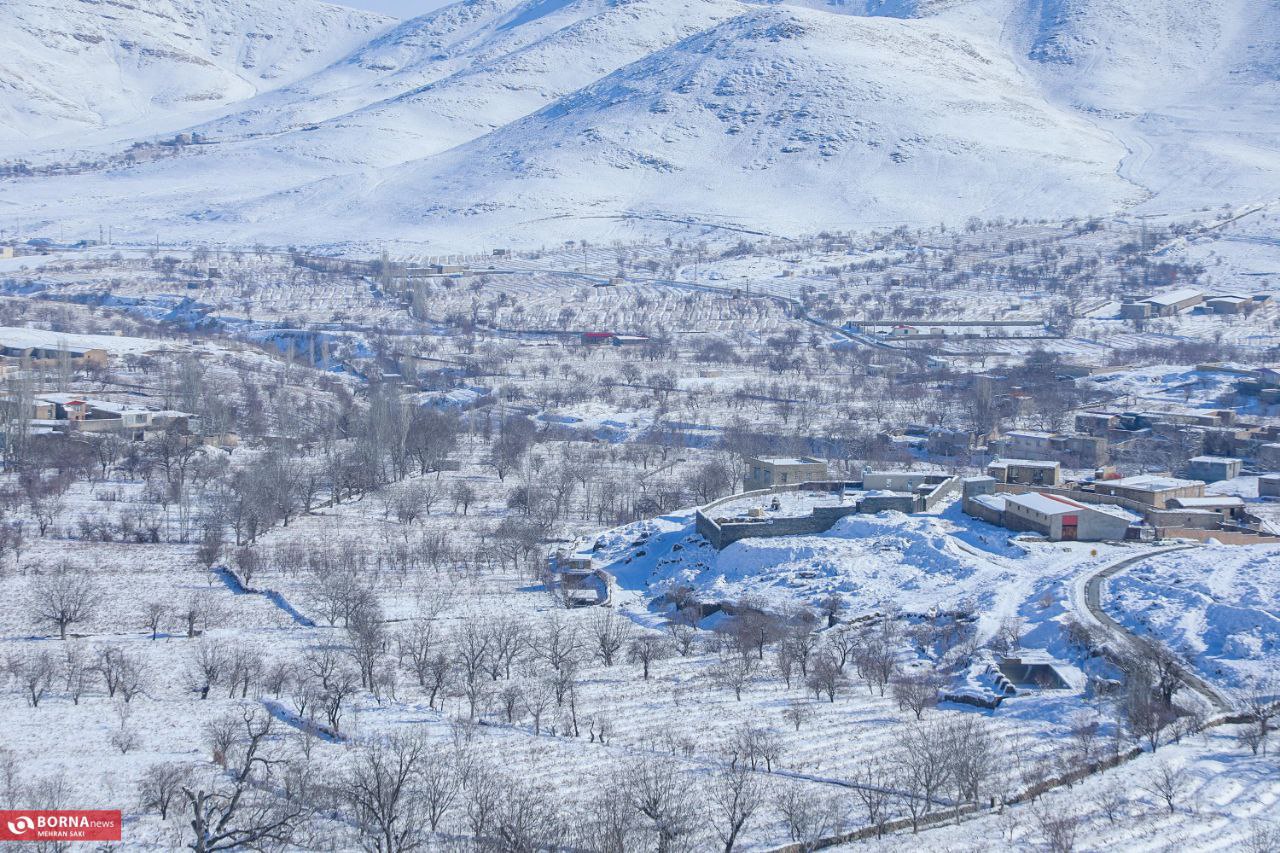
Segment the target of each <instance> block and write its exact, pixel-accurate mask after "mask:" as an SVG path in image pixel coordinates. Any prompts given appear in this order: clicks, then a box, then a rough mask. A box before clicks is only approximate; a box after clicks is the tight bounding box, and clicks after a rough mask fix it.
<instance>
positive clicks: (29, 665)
mask: <svg viewBox="0 0 1280 853" xmlns="http://www.w3.org/2000/svg"><path fill="white" fill-rule="evenodd" d="M9 671H10V672H12V673H13V674H14V676H15V677H17V679H18V682H19V683H20V684H21V685H22V689H23V692H24V693H25V694H26V698H27V702H29V703H30V704H31V707H32V708H39V707H40V702H41V701H42V700H43V699H44V697H45V694H46V693H48V692H49V690H50V689H51V688H52V687H53V680H54V678H55V677H56V676H57V674H58V662H57V660H55V659H54V657H53V655H52V654H51V653H50V652H49V650H48V649H39V650H31V651H28V652H27V653H26V654H24V655H13V656H12V657H10V659H9Z"/></svg>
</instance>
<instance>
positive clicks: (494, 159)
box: [0, 0, 1280, 248]
mask: <svg viewBox="0 0 1280 853" xmlns="http://www.w3.org/2000/svg"><path fill="white" fill-rule="evenodd" d="M1278 22H1280V11H1278V10H1277V7H1276V6H1275V4H1274V3H1267V4H1258V3H1256V2H1254V0H1207V2H1204V3H1191V2H1190V0H760V2H744V0H463V2H460V3H456V4H454V5H452V6H448V7H445V8H443V9H440V10H438V11H436V12H433V13H430V14H427V15H424V16H422V17H419V18H415V19H412V20H408V21H403V22H399V23H396V22H392V21H388V20H385V19H382V18H378V17H377V16H372V15H368V14H365V13H360V12H354V11H349V10H345V9H341V8H339V7H334V6H327V5H324V4H320V3H315V2H311V0H301V2H286V0H148V2H146V3H145V4H144V3H142V2H141V0H128V2H120V0H113V2H110V3H107V2H87V1H86V0H11V2H10V3H8V4H7V5H5V6H2V7H0V27H4V29H3V30H0V45H4V46H5V47H7V48H11V49H10V50H7V51H4V52H0V142H4V143H5V144H7V145H9V146H10V147H11V148H12V149H13V151H14V152H15V153H20V154H23V155H25V156H27V157H28V159H30V160H31V161H32V162H33V163H36V164H40V163H55V162H66V161H69V160H75V159H79V158H81V157H83V156H84V155H85V154H86V153H88V154H93V155H94V156H95V157H103V156H106V155H110V154H113V153H117V152H118V151H120V150H123V147H124V146H125V145H126V144H127V143H128V142H129V141H131V140H133V139H147V138H152V137H154V136H155V135H158V134H159V133H161V132H172V131H174V130H177V129H194V130H197V131H199V132H200V133H201V134H202V135H203V138H205V139H207V140H208V141H209V144H206V145H201V146H196V147H194V148H192V149H188V150H187V151H186V152H185V153H184V154H183V155H182V156H179V157H175V158H170V159H165V160H161V161H157V162H148V163H142V164H139V165H132V166H130V167H128V168H123V167H119V166H112V167H111V168H107V169H103V170H99V171H96V172H90V173H85V174H76V175H59V176H56V177H54V176H40V177H34V178H21V179H15V180H10V181H5V182H0V217H3V216H5V215H6V214H7V213H9V212H12V213H13V214H14V215H17V216H20V217H22V218H23V219H24V220H25V221H26V222H27V223H31V222H43V223H49V224H56V225H58V226H61V227H62V228H63V229H64V230H65V229H67V228H70V229H71V230H72V231H74V230H75V229H77V228H83V229H89V230H93V231H96V226H97V224H99V223H102V222H104V221H105V222H107V223H109V224H113V225H115V226H116V230H117V233H130V234H134V233H136V234H137V235H139V236H141V235H145V238H146V239H154V237H155V236H156V235H157V234H161V235H172V237H173V238H174V239H207V240H215V239H253V240H258V239H262V240H267V241H270V242H362V241H363V242H373V241H376V240H382V239H392V240H405V241H414V242H422V243H430V244H437V245H439V246H440V247H442V248H443V247H445V246H449V247H463V246H468V245H484V244H487V245H493V244H495V243H503V244H508V243H512V242H525V241H527V242H541V241H545V240H549V239H558V238H562V237H563V238H572V237H574V236H588V235H590V236H591V237H595V238H599V237H602V236H604V237H607V236H609V235H610V234H614V233H616V230H615V229H616V228H617V227H618V226H617V224H616V223H617V222H618V221H619V218H620V217H629V218H630V219H628V222H629V223H630V225H628V227H629V228H637V227H640V228H643V227H649V226H644V225H642V224H639V223H645V222H649V223H662V222H669V221H670V220H672V219H680V220H690V219H692V220H696V221H699V222H709V223H718V224H726V225H732V226H736V227H744V228H749V229H753V230H761V231H767V232H777V233H798V232H801V231H811V230H815V229H820V228H825V227H852V226H859V225H871V224H886V223H897V222H909V223H922V222H929V223H934V222H938V221H944V222H953V223H954V222H961V221H963V220H964V219H965V218H967V217H969V216H972V215H979V216H994V215H1013V216H1031V217H1039V216H1055V217H1057V216H1070V215H1077V214H1079V215H1085V214H1095V213H1106V212H1111V211H1115V210H1119V209H1125V208H1129V207H1132V206H1135V205H1144V206H1145V209H1171V208H1174V207H1187V206H1195V207H1200V206H1204V205H1207V204H1221V203H1232V202H1240V201H1247V200H1253V199H1255V198H1258V197H1266V196H1269V195H1270V196H1280V165H1278V162H1280V161H1278V159H1277V156H1278V155H1277V150H1278V149H1280V143H1277V141H1276V139H1275V136H1276V135H1275V134H1274V133H1273V130H1274V127H1276V126H1277V124H1276V123H1275V119H1276V118H1277V115H1276V111H1277V107H1276V106H1275V105H1276V103H1278V102H1280V99H1277V97H1276V95H1277V94H1278V93H1277V88H1280V71H1278V70H1277V69H1278V68H1280V47H1277V42H1278V39H1280V23H1278ZM652 227H653V228H661V227H664V226H661V225H657V224H654V225H652Z"/></svg>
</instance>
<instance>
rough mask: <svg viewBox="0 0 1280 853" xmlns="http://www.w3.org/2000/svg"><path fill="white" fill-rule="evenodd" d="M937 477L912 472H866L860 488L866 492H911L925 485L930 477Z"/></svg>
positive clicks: (935, 475)
mask: <svg viewBox="0 0 1280 853" xmlns="http://www.w3.org/2000/svg"><path fill="white" fill-rule="evenodd" d="M937 476H938V475H937V474H925V473H922V472H913V471H868V472H867V473H866V474H863V475H862V488H864V489H866V490H868V491H885V492H912V491H915V489H916V487H917V486H921V485H924V484H925V483H927V482H928V480H929V478H930V477H937Z"/></svg>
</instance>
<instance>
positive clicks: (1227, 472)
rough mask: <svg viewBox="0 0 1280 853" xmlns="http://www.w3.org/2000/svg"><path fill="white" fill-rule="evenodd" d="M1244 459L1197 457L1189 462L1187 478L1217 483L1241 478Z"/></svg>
mask: <svg viewBox="0 0 1280 853" xmlns="http://www.w3.org/2000/svg"><path fill="white" fill-rule="evenodd" d="M1243 467H1244V460H1243V459H1236V458H1234V457H1230V456H1195V457H1193V458H1191V459H1188V460H1187V471H1186V473H1187V476H1188V477H1190V478H1191V479H1193V480H1204V481H1205V482H1206V483H1217V482H1219V481H1221V480H1230V479H1232V478H1234V477H1238V476H1240V470H1241V469H1242V468H1243Z"/></svg>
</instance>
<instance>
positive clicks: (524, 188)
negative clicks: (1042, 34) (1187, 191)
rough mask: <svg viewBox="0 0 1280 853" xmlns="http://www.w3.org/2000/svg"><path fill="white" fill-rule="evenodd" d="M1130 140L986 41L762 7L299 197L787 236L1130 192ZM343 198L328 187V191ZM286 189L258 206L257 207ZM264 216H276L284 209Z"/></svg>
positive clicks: (421, 213) (407, 221)
mask: <svg viewBox="0 0 1280 853" xmlns="http://www.w3.org/2000/svg"><path fill="white" fill-rule="evenodd" d="M1122 155H1123V149H1122V148H1121V147H1120V146H1119V145H1118V144H1117V143H1116V142H1115V141H1114V140H1112V139H1111V138H1109V137H1108V136H1107V135H1105V134H1102V133H1099V132H1098V131H1097V130H1096V129H1095V128H1093V127H1092V126H1090V125H1089V124H1088V123H1087V122H1085V121H1084V120H1082V119H1081V118H1079V117H1077V116H1075V115H1072V114H1070V113H1069V112H1067V111H1064V110H1058V109H1054V108H1051V107H1048V106H1047V105H1045V104H1044V103H1043V102H1042V101H1040V100H1039V99H1038V97H1037V95H1036V92H1035V90H1034V88H1033V87H1032V86H1031V85H1030V84H1029V81H1027V80H1026V79H1025V78H1024V77H1023V76H1022V75H1021V74H1020V73H1019V72H1018V70H1017V68H1016V67H1015V66H1014V64H1013V63H1012V62H1011V61H1009V60H1008V59H1004V58H1001V57H1000V56H999V55H998V51H997V49H996V48H995V46H994V45H992V44H990V43H981V42H976V41H974V40H971V39H961V38H956V37H952V36H950V35H948V34H947V33H945V32H943V31H940V30H938V29H936V28H933V27H932V26H931V25H930V24H929V23H928V22H922V21H896V20H886V19H879V20H874V21H873V20H867V19H861V18H854V17H846V16H832V15H825V14H823V13H820V12H809V11H805V10H800V9H781V8H778V9H752V10H750V11H748V12H746V13H744V14H743V15H740V16H738V17H736V18H734V19H732V20H730V21H728V22H725V23H723V24H720V25H718V26H716V27H714V28H712V29H710V30H707V31H706V32H704V33H700V34H699V35H696V36H694V37H691V38H690V39H687V40H685V41H683V42H681V43H679V44H677V45H675V46H673V47H671V48H668V49H666V50H663V51H660V52H658V53H656V54H653V55H652V56H649V57H647V58H645V59H643V60H641V61H639V62H637V63H634V64H633V65H630V66H628V67H626V68H624V69H621V70H620V71H618V72H615V73H614V74H611V75H609V76H607V77H605V78H603V79H602V80H600V81H599V82H597V83H595V84H592V85H591V86H588V87H585V88H584V89H582V90H580V91H578V92H576V93H574V94H572V95H569V96H567V97H565V98H562V99H561V100H559V101H558V102H556V103H555V104H553V105H551V106H550V107H547V108H546V109H544V110H542V111H540V112H538V113H536V114H534V115H532V116H530V117H528V118H525V119H522V120H520V121H518V122H515V123H513V124H510V125H507V126H505V127H503V128H501V129H499V130H497V131H495V132H494V133H492V134H489V135H487V136H485V137H483V138H481V139H478V140H476V141H474V142H472V143H468V144H466V145H463V146H460V147H458V148H456V149H454V150H452V151H449V152H447V153H445V154H443V155H440V156H438V157H433V158H428V159H426V160H424V161H421V162H418V163H412V164H407V165H405V166H403V167H399V168H395V169H391V170H387V171H385V172H382V173H379V174H378V175H377V177H376V179H375V183H374V185H373V186H372V187H371V188H369V187H367V186H366V180H365V179H364V178H361V179H360V180H356V181H352V180H343V181H338V182H334V183H333V184H332V185H330V186H325V185H320V186H317V187H312V188H309V189H308V190H307V192H306V197H307V199H308V201H307V204H311V205H314V204H316V203H317V202H320V203H323V204H332V205H333V207H334V208H335V209H338V210H342V211H343V215H344V216H345V215H348V214H350V215H356V212H357V211H377V212H378V214H377V217H378V219H379V220H380V221H382V222H384V223H393V224H394V227H396V230H397V231H401V232H406V233H411V232H412V230H413V228H414V227H415V225H418V224H420V225H421V226H424V227H429V228H432V229H435V228H444V229H446V230H447V229H449V228H450V227H451V223H453V222H456V221H458V220H459V219H460V218H461V219H462V221H467V222H469V223H470V225H475V224H477V223H480V222H483V221H486V220H488V221H491V225H490V227H491V228H492V233H493V235H494V236H495V237H496V235H498V234H500V233H502V232H503V231H505V230H506V229H507V228H510V227H512V226H513V225H515V224H516V223H519V222H522V221H524V220H527V219H537V218H543V217H556V216H566V215H569V216H572V215H576V214H578V213H584V214H586V215H589V216H612V215H624V214H639V215H658V216H681V215H683V214H685V213H695V214H697V215H699V216H700V217H709V218H713V219H717V220H723V221H727V222H734V223H738V224H743V225H750V224H761V223H768V224H769V226H771V227H773V228H777V229H779V230H783V231H786V232H788V233H793V232H796V231H799V230H806V229H813V228H815V227H816V228H820V227H823V225H822V223H828V224H830V225H832V226H840V225H844V224H850V223H863V224H865V223H868V222H871V221H886V220H892V221H914V222H932V221H936V220H937V219H938V218H943V219H951V220H954V219H955V218H956V216H957V214H958V213H963V214H964V215H966V216H967V215H973V214H984V213H996V212H1000V213H1011V214H1016V215H1023V214H1026V215H1058V214H1065V213H1067V212H1069V211H1074V210H1080V209H1082V208H1087V207H1090V206H1093V205H1098V204H1101V205H1104V206H1108V207H1111V206H1115V205H1119V204H1124V203H1127V202H1130V201H1134V200H1136V194H1135V193H1134V192H1133V188H1132V187H1131V186H1129V185H1128V184H1126V183H1125V182H1124V181H1123V180H1121V179H1120V178H1118V177H1117V176H1116V175H1115V174H1114V168H1115V163H1116V161H1117V160H1118V159H1119V157H1120V156H1122ZM330 196H331V197H332V201H328V200H327V199H328V198H329V197H330ZM281 203H283V204H286V205H287V204H288V203H289V202H288V199H287V197H282V198H276V199H268V200H265V201H263V202H262V203H260V204H259V205H254V206H251V207H250V208H249V209H248V210H247V211H246V215H247V216H250V217H252V218H256V217H257V216H261V215H264V214H265V212H266V211H272V210H273V209H274V208H275V207H276V205H277V204H281ZM270 215H275V214H274V213H272V214H270Z"/></svg>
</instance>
